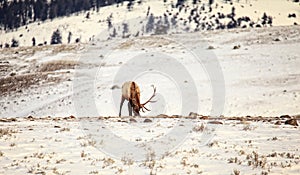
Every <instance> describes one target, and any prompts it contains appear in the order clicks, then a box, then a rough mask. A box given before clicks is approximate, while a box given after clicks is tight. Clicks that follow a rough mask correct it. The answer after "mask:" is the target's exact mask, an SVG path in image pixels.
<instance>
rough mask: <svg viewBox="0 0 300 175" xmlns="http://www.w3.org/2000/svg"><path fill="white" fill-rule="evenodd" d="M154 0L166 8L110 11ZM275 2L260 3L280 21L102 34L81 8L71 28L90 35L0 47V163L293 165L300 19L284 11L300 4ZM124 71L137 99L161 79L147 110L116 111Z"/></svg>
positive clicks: (269, 169)
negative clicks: (136, 89) (76, 39)
mask: <svg viewBox="0 0 300 175" xmlns="http://www.w3.org/2000/svg"><path fill="white" fill-rule="evenodd" d="M243 2H244V1H241V3H242V4H244V7H238V6H236V10H237V12H238V11H239V10H240V8H243V9H244V8H246V9H250V8H254V9H257V11H258V12H259V13H260V14H258V16H259V17H261V14H262V13H263V12H262V11H265V8H266V7H265V6H263V4H262V1H260V0H258V1H249V2H251V4H252V6H250V5H249V7H246V4H247V3H246V1H245V2H244V3H243ZM247 2H248V1H247ZM272 2H273V1H272ZM147 3H148V4H147ZM155 3H157V4H155ZM219 3H221V2H219ZM282 3H284V5H285V7H288V8H286V9H281V8H278V6H282V5H283V4H282ZM149 4H150V5H153V7H152V6H151V9H152V10H157V12H155V13H156V14H157V13H160V12H161V13H163V12H164V11H165V9H164V8H154V4H155V5H156V6H158V5H159V4H163V3H162V1H151V2H148V1H147V2H146V3H145V4H144V5H143V6H141V7H145V8H144V9H143V8H135V9H134V10H133V11H132V12H129V13H128V12H126V11H127V9H126V8H125V7H123V10H124V12H121V11H122V10H120V11H117V10H116V11H117V12H118V13H120V16H124V14H126V15H128V16H127V17H126V19H132V18H134V17H136V16H134V14H138V11H139V10H141V13H142V14H144V13H146V11H147V8H148V5H149ZM275 4H276V5H275ZM275 4H274V5H272V6H270V11H267V13H268V14H269V12H270V13H271V12H274V14H272V15H275V16H276V15H277V16H276V19H277V20H275V19H274V25H276V26H275V27H267V28H265V27H263V28H247V29H232V30H216V31H201V32H194V33H185V32H184V33H181V34H174V33H173V34H169V35H151V36H139V37H136V38H123V39H121V38H115V39H111V40H106V39H105V40H103V35H104V34H105V31H106V30H105V31H104V32H101V33H99V32H98V29H97V27H96V26H95V27H87V26H85V25H81V24H78V21H77V22H75V21H76V20H75V18H78V20H79V21H81V20H83V18H84V15H81V16H80V15H79V16H77V17H76V16H73V17H69V18H68V19H70V21H74V24H73V25H70V26H69V27H70V28H68V30H69V29H72V30H77V29H78V31H72V33H73V34H74V35H78V36H79V35H82V37H83V38H85V39H86V41H88V40H89V39H88V38H92V39H91V42H88V43H78V44H69V45H56V46H49V45H47V46H41V47H19V48H9V49H1V54H0V83H1V84H0V90H1V91H0V97H1V98H0V174H26V173H29V174H299V173H300V166H299V163H300V162H299V161H300V154H299V148H298V147H299V143H300V140H299V133H300V131H299V126H291V125H286V124H284V123H285V122H286V121H287V120H289V119H290V118H295V119H296V120H295V121H298V123H299V114H300V113H299V104H300V98H299V96H300V89H299V84H300V69H299V65H300V50H299V43H300V27H299V26H297V25H292V23H294V22H295V21H291V20H299V18H295V19H294V18H293V19H289V18H287V17H286V16H287V14H288V13H297V17H298V16H299V15H298V13H299V11H297V9H294V8H295V7H298V6H297V3H292V2H291V1H276V3H275ZM287 4H288V5H287ZM223 5H224V9H226V8H227V9H228V10H229V11H230V8H231V6H230V4H223ZM295 5H296V6H295ZM160 7H161V6H160ZM112 8H113V7H106V8H103V9H101V10H100V13H99V14H101V13H103V14H106V16H105V15H104V16H103V19H106V18H107V16H109V15H110V13H108V12H109V11H111V10H112ZM114 9H115V7H114ZM260 9H261V10H260ZM271 9H272V10H271ZM276 9H277V11H276ZM105 10H107V11H106V12H105ZM278 11H281V13H280V14H277V13H278ZM125 12H126V13H125ZM134 12H136V13H134ZM243 12H247V11H243ZM240 13H242V12H239V14H240ZM255 14H256V13H255ZM283 14H284V15H283ZM130 15H132V16H130ZM242 15H243V14H242ZM95 16H96V15H95ZM281 16H284V17H282V18H281ZM138 18H139V17H138ZM274 18H275V17H274ZM114 19H118V20H120V21H122V19H121V18H114ZM140 19H142V17H140ZM279 19H280V20H279ZM84 20H86V19H84ZM98 20H99V19H97V18H93V14H92V17H91V19H90V20H86V21H85V22H84V23H88V22H90V25H92V24H93V25H94V24H95V23H94V22H95V21H98ZM92 21H94V22H92ZM120 21H115V22H116V23H117V22H120ZM275 21H277V22H278V23H276V22H275ZM135 22H136V21H131V23H130V24H133V23H135ZM59 23H61V24H68V22H67V20H66V19H56V20H54V21H52V22H50V21H49V22H45V23H42V24H40V26H39V27H40V28H41V30H42V28H44V27H45V29H46V28H47V30H45V32H42V31H40V32H38V30H36V28H35V27H33V26H34V25H36V26H37V24H30V25H29V28H30V29H31V27H32V28H34V29H35V30H31V31H32V32H36V33H32V34H34V35H35V36H36V37H37V38H39V37H42V35H44V36H47V35H49V37H50V35H51V34H50V33H49V31H51V30H50V27H53V28H52V29H53V30H55V29H56V28H57V26H56V24H59ZM298 23H299V22H298ZM69 24H70V23H69ZM99 25H100V24H99ZM105 25H106V23H105V22H103V23H101V26H103V28H104V29H106V26H105ZM283 25H290V26H283ZM75 26H77V27H75ZM39 27H37V28H39ZM81 27H82V28H81ZM21 30H22V29H20V30H18V31H16V32H11V33H6V34H1V39H3V38H4V37H7V40H10V39H9V38H11V37H12V36H14V35H16V36H18V35H19V34H20V33H18V32H21ZM68 30H66V31H65V32H67V31H68ZM46 31H47V32H46ZM93 31H94V32H93ZM46 33H47V35H46ZM83 34H84V35H83ZM30 35H31V34H30ZM30 35H28V36H24V35H23V37H24V38H25V39H26V41H24V43H23V44H24V45H30V42H31V36H30ZM93 35H94V36H93ZM39 39H41V38H39ZM39 39H38V40H39ZM21 44H22V42H21ZM127 80H134V81H136V82H137V83H138V85H139V86H140V89H141V101H142V102H143V101H145V100H147V99H148V98H149V97H150V96H151V94H152V87H151V85H154V86H155V87H156V88H157V94H156V97H155V99H156V100H157V102H156V103H152V104H150V105H149V106H147V107H148V108H150V109H151V111H150V112H147V113H141V115H142V116H144V117H140V118H139V117H135V118H134V119H133V118H129V117H122V118H119V117H116V116H117V115H118V113H119V103H120V96H121V92H120V87H121V86H122V83H123V82H124V81H127ZM190 112H194V113H192V114H191V115H189V114H190ZM196 113H197V114H199V115H197V114H196ZM126 115H128V111H127V105H126V104H124V106H123V109H122V116H126ZM166 115H168V116H166ZM282 115H289V116H282ZM69 116H70V117H69ZM73 116H75V117H73ZM153 116H154V117H153ZM187 116H189V117H187ZM206 116H208V119H207V117H206ZM246 116H247V117H246ZM185 117H187V118H185Z"/></svg>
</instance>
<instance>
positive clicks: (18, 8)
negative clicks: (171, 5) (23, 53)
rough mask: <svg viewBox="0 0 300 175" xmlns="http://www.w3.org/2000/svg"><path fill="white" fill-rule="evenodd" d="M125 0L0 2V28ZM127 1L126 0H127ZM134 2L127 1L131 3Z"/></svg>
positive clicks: (3, 0) (29, 0) (8, 28)
mask: <svg viewBox="0 0 300 175" xmlns="http://www.w3.org/2000/svg"><path fill="white" fill-rule="evenodd" d="M124 1H125V0H50V1H49V0H11V1H9V0H0V26H1V28H2V29H4V30H6V31H7V30H12V29H16V28H18V27H20V26H23V25H26V24H28V23H31V22H36V21H45V20H47V19H51V20H52V19H54V18H57V17H63V16H69V15H71V14H73V13H78V12H81V11H87V10H90V9H94V10H97V11H99V9H100V7H104V6H107V5H112V4H119V3H123V2H124ZM127 1H128V0H127ZM133 1H134V0H129V3H131V4H132V3H133Z"/></svg>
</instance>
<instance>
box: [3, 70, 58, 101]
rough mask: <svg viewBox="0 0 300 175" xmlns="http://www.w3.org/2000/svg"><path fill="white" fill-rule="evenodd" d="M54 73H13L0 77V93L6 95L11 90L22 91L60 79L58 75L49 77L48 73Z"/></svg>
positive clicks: (56, 81)
mask: <svg viewBox="0 0 300 175" xmlns="http://www.w3.org/2000/svg"><path fill="white" fill-rule="evenodd" d="M51 74H54V73H43V72H37V73H30V74H23V75H13V76H7V77H1V78H0V95H1V96H2V95H7V94H9V93H12V92H22V90H23V89H26V88H29V87H30V86H33V85H40V84H42V83H48V82H54V83H58V82H60V81H61V78H60V77H51V76H49V75H51Z"/></svg>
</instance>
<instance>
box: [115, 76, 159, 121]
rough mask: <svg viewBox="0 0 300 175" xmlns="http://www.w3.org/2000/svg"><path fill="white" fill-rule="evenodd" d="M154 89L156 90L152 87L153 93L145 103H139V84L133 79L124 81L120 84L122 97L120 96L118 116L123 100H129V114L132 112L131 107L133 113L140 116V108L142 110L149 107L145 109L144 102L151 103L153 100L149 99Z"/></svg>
mask: <svg viewBox="0 0 300 175" xmlns="http://www.w3.org/2000/svg"><path fill="white" fill-rule="evenodd" d="M153 88H154V87H153ZM155 91H156V89H155V88H154V93H153V95H152V97H151V98H150V99H149V100H148V101H146V102H145V103H143V104H141V102H140V88H139V86H138V85H137V84H136V83H135V82H133V81H128V82H125V83H124V84H123V86H122V98H121V103H120V112H119V116H121V110H122V106H123V103H124V100H128V101H129V106H128V110H129V115H131V114H132V109H133V112H134V115H138V116H140V110H142V111H143V112H144V109H145V110H148V111H150V110H149V109H147V108H146V107H145V104H147V103H148V102H151V103H152V102H154V101H151V99H152V98H153V97H154V96H155Z"/></svg>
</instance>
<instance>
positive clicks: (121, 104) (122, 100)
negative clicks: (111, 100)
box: [119, 96, 125, 117]
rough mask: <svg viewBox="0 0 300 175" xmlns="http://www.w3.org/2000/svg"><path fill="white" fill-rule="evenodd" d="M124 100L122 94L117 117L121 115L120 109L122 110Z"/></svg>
mask: <svg viewBox="0 0 300 175" xmlns="http://www.w3.org/2000/svg"><path fill="white" fill-rule="evenodd" d="M124 101H125V98H124V97H123V96H122V99H121V103H120V112H119V117H121V110H122V106H123V103H124Z"/></svg>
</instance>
